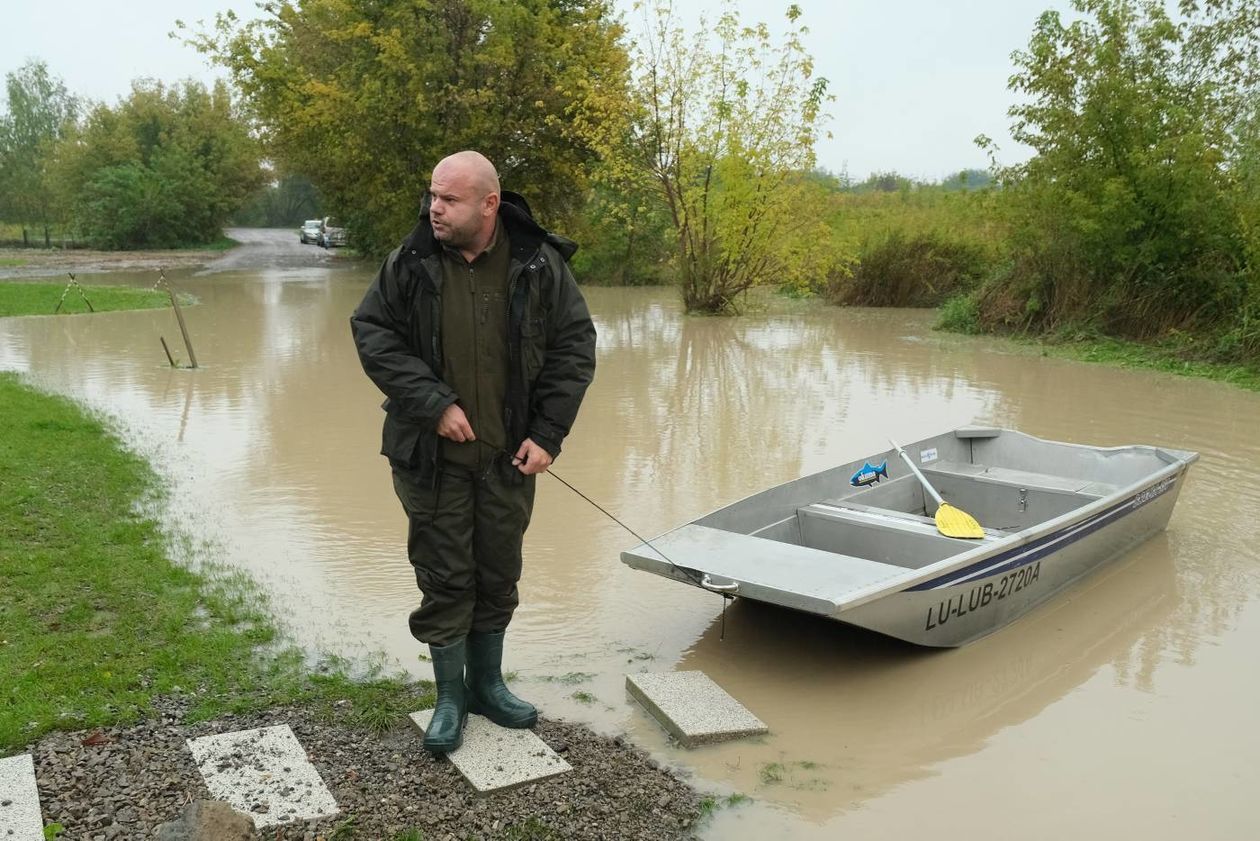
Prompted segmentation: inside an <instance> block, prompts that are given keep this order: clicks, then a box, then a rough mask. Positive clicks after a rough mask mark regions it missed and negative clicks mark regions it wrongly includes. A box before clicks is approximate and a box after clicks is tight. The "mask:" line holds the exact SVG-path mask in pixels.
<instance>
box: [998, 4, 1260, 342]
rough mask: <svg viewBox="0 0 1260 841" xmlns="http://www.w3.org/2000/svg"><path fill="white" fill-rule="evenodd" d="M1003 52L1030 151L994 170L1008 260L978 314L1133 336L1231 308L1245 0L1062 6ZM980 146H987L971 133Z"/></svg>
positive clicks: (1237, 264) (1252, 83)
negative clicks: (1007, 270)
mask: <svg viewBox="0 0 1260 841" xmlns="http://www.w3.org/2000/svg"><path fill="white" fill-rule="evenodd" d="M1073 8H1074V10H1075V11H1076V13H1077V14H1078V15H1079V16H1080V18H1079V19H1078V20H1075V21H1074V22H1072V23H1070V24H1065V23H1064V21H1063V20H1062V19H1061V18H1060V16H1059V15H1058V14H1057V13H1055V12H1046V13H1045V14H1043V15H1042V16H1041V18H1040V19H1039V20H1038V22H1037V26H1036V29H1035V31H1034V33H1033V35H1032V38H1031V40H1030V42H1029V45H1028V48H1027V49H1026V50H1021V51H1018V52H1016V53H1015V54H1014V61H1015V65H1016V68H1017V69H1016V73H1015V75H1014V76H1013V77H1012V79H1011V89H1012V90H1013V91H1015V92H1016V93H1019V94H1020V95H1021V99H1022V102H1021V104H1019V105H1016V106H1015V107H1013V108H1011V109H1010V114H1011V116H1012V117H1013V118H1014V125H1013V129H1012V135H1013V137H1014V138H1015V139H1016V140H1017V141H1020V142H1022V143H1025V144H1027V145H1029V146H1031V147H1032V148H1033V149H1034V150H1035V152H1036V154H1035V155H1034V157H1033V158H1031V159H1030V160H1029V161H1028V162H1027V163H1026V164H1023V165H1020V166H1016V167H1011V168H1008V169H1006V170H1003V171H1001V172H1000V173H999V174H1000V177H1001V179H1002V180H1003V181H1004V182H1006V184H1007V185H1008V186H1009V187H1010V189H1009V190H1005V191H1003V192H1004V197H1005V198H1008V199H1009V200H1010V204H1009V208H1010V210H1011V213H1012V216H1013V219H1012V221H1013V224H1014V230H1015V241H1014V245H1015V257H1016V259H1015V262H1014V264H1013V269H1012V273H1011V275H1010V277H1009V278H1008V279H1007V282H1005V283H1003V284H1000V285H999V286H997V287H994V288H993V289H991V290H990V294H989V295H988V297H987V299H986V300H985V301H983V302H982V303H983V304H984V305H985V307H986V308H987V309H986V312H987V314H988V317H989V318H990V320H996V321H999V322H1004V323H1006V324H1009V325H1014V326H1023V327H1033V328H1038V329H1048V328H1053V327H1055V326H1056V325H1059V324H1062V323H1066V322H1071V321H1092V322H1095V323H1096V324H1097V325H1098V326H1100V327H1101V328H1103V329H1104V330H1107V331H1109V332H1118V333H1122V334H1127V335H1134V336H1139V337H1140V336H1148V335H1154V334H1157V333H1160V332H1162V331H1164V330H1167V329H1170V328H1181V329H1190V328H1194V327H1201V326H1204V325H1210V324H1214V323H1220V322H1222V321H1223V320H1226V319H1228V318H1230V317H1231V316H1232V313H1233V312H1234V311H1236V310H1237V308H1238V307H1239V306H1240V303H1241V293H1242V292H1243V291H1244V289H1245V283H1244V282H1243V280H1242V278H1243V277H1244V275H1245V272H1246V266H1247V256H1246V249H1245V246H1244V242H1245V233H1244V231H1243V230H1242V229H1241V228H1240V225H1239V220H1240V213H1239V206H1238V199H1239V195H1240V190H1239V189H1238V181H1239V166H1238V164H1239V156H1240V150H1241V148H1242V145H1241V143H1240V126H1242V125H1243V118H1244V117H1245V115H1246V114H1247V112H1248V109H1249V108H1250V107H1252V104H1253V103H1254V101H1255V100H1254V98H1255V96H1256V92H1257V89H1258V88H1257V83H1258V82H1260V63H1258V62H1257V54H1258V50H1260V4H1257V3H1256V2H1255V0H1209V2H1205V3H1196V2H1191V0H1185V2H1182V3H1181V5H1180V10H1179V11H1180V14H1179V15H1178V16H1177V18H1175V19H1174V18H1173V17H1171V16H1170V15H1169V14H1168V12H1167V11H1166V10H1165V8H1164V6H1163V4H1162V3H1160V2H1154V0H1142V1H1141V2H1139V0H1074V2H1073ZM981 141H982V144H983V143H984V142H987V141H985V140H984V138H981Z"/></svg>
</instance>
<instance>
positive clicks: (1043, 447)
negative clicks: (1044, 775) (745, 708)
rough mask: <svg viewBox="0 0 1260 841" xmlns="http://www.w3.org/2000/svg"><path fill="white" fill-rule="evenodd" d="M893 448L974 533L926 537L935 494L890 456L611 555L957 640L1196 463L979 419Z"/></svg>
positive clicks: (1022, 604) (897, 632) (1035, 591)
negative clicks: (1047, 436)
mask: <svg viewBox="0 0 1260 841" xmlns="http://www.w3.org/2000/svg"><path fill="white" fill-rule="evenodd" d="M903 449H904V450H905V451H906V452H907V453H908V454H909V455H910V457H911V458H912V459H913V460H915V461H916V462H917V464H918V466H919V468H920V471H921V472H922V473H923V475H924V477H925V478H926V479H927V481H928V482H929V483H930V484H931V485H932V487H933V488H935V490H936V491H937V492H938V493H939V494H940V495H941V496H942V497H943V498H944V500H945V501H946V502H947V503H949V504H950V505H953V506H954V507H956V508H958V509H961V510H963V511H965V512H967V513H969V514H971V515H972V516H974V517H975V518H976V519H977V520H978V521H979V522H980V524H981V526H982V527H983V532H984V534H983V536H982V537H980V538H978V539H960V538H951V537H946V536H944V535H943V534H941V533H940V531H938V529H937V525H936V522H935V521H934V519H933V517H932V515H933V513H934V512H935V509H936V504H935V502H933V501H932V498H931V496H930V495H928V494H926V493H925V491H924V489H923V486H922V485H921V484H920V482H919V480H918V479H917V478H916V477H915V476H914V475H913V474H912V473H911V471H910V470H908V469H906V465H905V464H903V463H901V461H900V459H899V458H898V456H897V454H896V452H895V450H889V451H886V452H882V453H876V454H875V455H874V456H871V457H867V458H863V459H862V460H860V461H855V462H851V463H849V464H844V465H840V466H838V467H834V468H831V469H829V470H824V471H822V472H821V473H815V474H813V475H811V476H805V477H802V478H800V479H795V480H793V481H791V482H787V483H786V484H783V485H779V486H778V487H775V488H770V489H769V490H765V491H762V492H761V493H757V494H754V495H752V496H750V497H748V498H747V499H743V500H740V501H739V502H736V503H733V504H731V505H728V506H726V507H725V508H721V509H719V510H717V511H714V512H713V513H711V514H708V515H706V516H704V517H701V518H699V519H697V520H694V521H692V522H690V523H688V524H686V525H684V526H682V527H680V528H677V529H674V530H673V531H670V532H667V533H666V534H663V535H661V536H660V537H657V538H655V539H654V540H651V541H648V542H646V543H641V544H639V545H638V546H636V547H634V548H633V549H630V550H629V551H626V552H623V553H622V554H621V559H622V562H624V563H626V564H628V565H629V566H631V567H633V568H635V569H641V570H645V571H648V572H653V573H656V574H658V575H663V576H665V577H667V578H672V579H674V580H677V581H680V582H683V583H686V584H691V585H693V586H696V587H702V588H704V589H707V590H713V591H716V592H721V593H726V594H729V595H733V596H737V597H740V598H747V599H755V600H758V601H764V602H770V603H772V604H777V605H782V606H785V607H790V608H795V609H797V610H803V611H808V612H810V613H817V614H820V615H822V616H827V617H830V618H832V619H835V620H838V621H840V622H845V623H848V624H850V625H856V626H858V627H861V628H867V629H869V630H872V631H876V632H878V633H881V634H887V635H888V636H892V637H897V638H899V639H903V640H907V641H909V642H912V643H916V644H918V645H925V646H936V647H953V646H959V645H963V644H965V643H968V642H971V641H972V640H975V639H978V638H980V637H982V636H984V635H985V634H988V633H991V632H992V631H995V630H997V629H998V628H1001V627H1003V626H1004V625H1006V624H1008V623H1010V622H1012V621H1014V620H1015V619H1017V618H1018V617H1019V616H1021V615H1023V614H1024V613H1026V612H1028V611H1029V610H1030V609H1032V608H1033V607H1035V606H1036V605H1038V604H1040V603H1041V602H1043V601H1045V600H1046V599H1048V598H1050V597H1051V596H1053V595H1054V594H1055V593H1057V592H1059V591H1060V590H1062V589H1063V588H1065V587H1067V586H1068V585H1069V584H1071V583H1072V582H1073V581H1076V580H1077V579H1078V578H1081V577H1082V576H1084V575H1087V574H1089V573H1090V572H1091V571H1092V570H1094V569H1096V568H1098V567H1099V566H1100V565H1102V564H1104V563H1106V562H1107V561H1109V560H1111V559H1114V558H1116V557H1117V556H1119V555H1121V554H1122V553H1124V552H1125V551H1127V550H1129V549H1131V548H1133V547H1134V546H1136V545H1137V544H1139V543H1141V542H1142V541H1144V540H1146V539H1147V538H1149V537H1150V536H1151V535H1153V534H1155V533H1156V532H1158V531H1160V530H1162V529H1163V528H1164V527H1165V526H1166V525H1167V524H1168V518H1169V516H1170V515H1171V514H1172V510H1173V505H1174V504H1175V503H1176V501H1177V495H1178V494H1179V493H1180V491H1181V486H1182V483H1183V482H1184V480H1185V476H1186V471H1187V470H1188V468H1189V467H1190V465H1191V464H1192V463H1193V462H1194V461H1195V460H1197V459H1198V454H1197V453H1193V452H1186V451H1182V450H1173V449H1168V448H1164V447H1152V446H1144V445H1131V446H1123V447H1091V446H1085V445H1080V444H1069V443H1063V442H1057V441H1045V440H1042V439H1040V438H1034V437H1033V436H1031V435H1026V434H1024V433H1021V432H1017V431H1014V430H1009V429H997V428H992V427H979V426H968V427H963V428H960V429H955V430H952V431H950V432H947V433H944V434H941V435H937V436H934V437H932V438H927V439H924V440H922V441H917V442H914V443H912V444H910V445H908V446H905V447H904V448H903Z"/></svg>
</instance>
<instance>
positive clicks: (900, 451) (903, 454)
mask: <svg viewBox="0 0 1260 841" xmlns="http://www.w3.org/2000/svg"><path fill="white" fill-rule="evenodd" d="M888 443H889V444H892V445H893V449H894V450H896V451H897V455H899V456H901V460H902V461H904V462H905V463H906V467H909V468H910V472H911V473H913V474H914V475H915V478H917V479H918V480H919V481H920V482H921V483H922V484H923V489H924V490H925V491H927V492H928V493H930V494H931V495H932V499H934V500H936V505H937V507H940V506H942V505H944V504H945V500H943V499H941V495H940V494H938V493H937V492H936V488H934V487H932V484H931V483H930V482H928V480H927V477H926V476H924V475H923V474H922V473H920V472H919V468H918V467H916V466H915V464H914V461H913V460H911V458H910V456H909V455H907V454H906V451H905V450H903V449H901V446H900V445H899V444H898V443H897V442H896V441H894V440H893V439H891V438H889V439H888Z"/></svg>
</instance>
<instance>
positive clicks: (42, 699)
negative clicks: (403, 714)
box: [0, 374, 432, 751]
mask: <svg viewBox="0 0 1260 841" xmlns="http://www.w3.org/2000/svg"><path fill="white" fill-rule="evenodd" d="M0 428H3V429H4V430H5V434H4V435H3V436H0V486H2V487H3V488H4V494H3V495H0V580H3V581H4V586H3V587H0V616H3V617H4V623H3V628H4V630H3V637H4V644H3V645H0V674H3V675H4V676H5V682H4V685H3V686H0V751H5V750H11V749H15V748H20V747H21V746H23V745H25V744H27V743H29V742H30V741H32V740H35V739H38V738H39V737H40V736H41V735H42V734H43V733H45V732H47V731H49V730H52V729H57V728H70V729H84V728H89V727H96V726H106V725H113V724H121V723H125V722H129V721H134V720H136V719H137V718H139V717H141V716H143V715H144V714H145V713H146V712H147V711H148V708H149V703H150V700H151V699H152V698H153V697H154V696H157V695H162V694H172V693H178V692H182V693H183V694H185V695H186V696H187V697H189V698H191V699H192V700H193V702H194V706H193V708H192V710H191V716H192V717H193V719H194V720H195V719H197V718H207V717H212V716H215V715H219V714H222V713H224V712H243V711H246V710H254V709H261V708H265V707H267V706H272V705H275V704H283V703H295V702H300V703H303V704H307V705H309V706H313V707H314V708H316V709H324V710H344V709H345V706H344V702H345V701H348V702H349V707H350V711H351V714H350V722H351V723H359V724H361V725H372V724H374V723H375V720H373V721H366V720H364V718H365V717H364V716H363V715H362V711H363V710H366V709H369V708H371V707H380V706H388V707H390V708H391V709H394V710H400V709H404V708H409V709H416V708H417V707H418V706H419V705H420V702H422V701H427V703H429V704H432V693H431V692H430V691H428V690H430V689H431V685H430V686H416V685H413V684H408V683H404V682H403V681H401V680H398V679H390V678H380V677H379V676H374V675H369V676H368V679H366V680H363V681H353V680H351V679H350V678H349V677H347V676H346V675H345V674H343V673H340V672H333V673H331V674H328V675H321V676H318V677H313V676H310V675H308V674H307V673H306V670H305V667H304V662H305V655H304V653H303V652H300V651H298V650H297V649H295V648H291V647H288V646H285V645H283V644H278V643H281V640H280V638H279V636H278V632H277V630H276V628H275V624H274V622H273V621H272V620H271V618H270V616H269V615H268V613H267V610H266V601H265V599H264V598H263V596H262V595H261V593H260V591H258V590H257V589H256V588H255V587H254V586H253V585H252V584H251V583H250V582H249V581H248V579H247V578H245V577H244V576H243V575H242V574H240V573H231V572H227V571H224V570H223V569H222V568H221V567H217V566H216V565H215V564H214V563H213V561H211V560H208V559H207V560H205V561H203V562H202V563H200V564H199V567H200V569H201V570H202V571H201V572H197V573H194V572H192V571H190V570H188V569H185V568H183V567H181V566H179V565H176V564H174V563H172V562H171V561H170V560H169V558H168V557H167V554H166V550H167V543H166V540H165V538H164V536H163V534H162V532H161V531H160V529H159V527H158V525H157V523H156V522H155V521H154V520H153V519H152V518H150V517H148V516H146V515H145V514H143V513H141V512H142V511H144V510H146V509H147V508H148V506H149V503H151V502H152V501H153V498H154V496H155V494H156V493H157V491H158V488H157V485H156V478H155V477H154V475H153V473H152V471H151V470H150V469H149V467H148V465H147V464H145V463H144V461H143V460H142V459H140V458H138V457H137V456H135V455H134V454H132V453H129V452H127V451H126V450H125V449H123V448H122V447H121V446H120V444H119V442H118V441H117V439H115V438H114V437H113V436H112V435H111V434H110V433H109V432H108V431H106V429H105V428H104V427H103V426H102V425H101V423H100V422H99V421H98V420H97V419H96V418H93V417H91V416H89V415H87V414H86V413H85V412H83V411H82V410H81V409H80V408H79V407H77V406H75V405H74V404H73V403H71V402H70V401H68V400H65V399H63V398H58V397H52V396H49V395H46V394H41V393H39V392H36V391H34V390H33V389H30V388H27V387H25V386H23V385H22V384H21V383H20V382H19V381H18V379H17V378H16V377H15V376H13V375H12V374H0ZM263 652H269V653H263ZM339 702H341V703H339Z"/></svg>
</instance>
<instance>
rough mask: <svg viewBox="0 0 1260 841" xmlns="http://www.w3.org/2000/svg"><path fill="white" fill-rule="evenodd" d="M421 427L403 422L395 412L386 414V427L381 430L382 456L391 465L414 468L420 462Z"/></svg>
mask: <svg viewBox="0 0 1260 841" xmlns="http://www.w3.org/2000/svg"><path fill="white" fill-rule="evenodd" d="M421 437H422V432H421V429H420V427H419V426H417V425H416V424H414V423H410V422H408V421H405V420H403V419H402V418H400V417H398V415H397V414H395V413H394V412H386V413H385V425H384V426H383V427H382V429H381V455H383V456H385V457H386V458H387V459H389V461H390V463H391V464H397V465H400V466H402V467H406V468H414V467H416V465H417V463H418V462H419V461H420V457H421V455H422V453H420V450H421V449H422V448H421V447H420V439H421Z"/></svg>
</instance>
